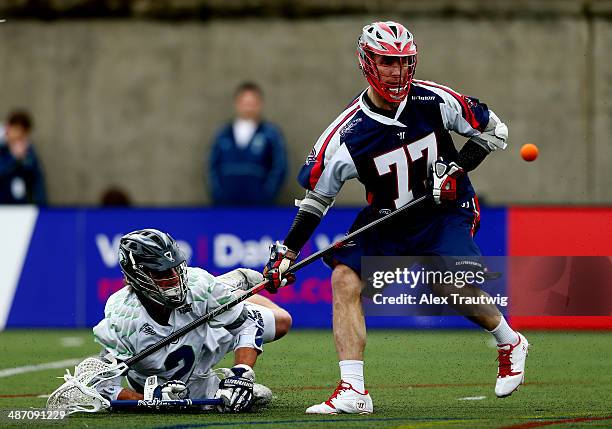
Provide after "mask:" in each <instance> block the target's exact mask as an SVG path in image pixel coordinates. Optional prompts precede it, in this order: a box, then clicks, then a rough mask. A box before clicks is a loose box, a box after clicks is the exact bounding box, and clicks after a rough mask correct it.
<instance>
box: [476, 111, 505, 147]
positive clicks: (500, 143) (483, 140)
mask: <svg viewBox="0 0 612 429" xmlns="http://www.w3.org/2000/svg"><path fill="white" fill-rule="evenodd" d="M470 140H471V141H473V142H474V143H476V144H478V145H479V146H481V147H483V148H484V149H486V150H487V151H488V152H493V151H494V150H497V149H506V147H507V146H508V145H507V144H506V140H508V127H507V126H506V124H504V123H503V122H502V121H501V120H500V119H499V118H498V117H497V115H496V114H495V113H494V112H493V111H492V110H489V122H488V123H487V126H486V128H485V130H484V131H483V132H481V133H480V134H479V135H477V136H473V137H471V138H470Z"/></svg>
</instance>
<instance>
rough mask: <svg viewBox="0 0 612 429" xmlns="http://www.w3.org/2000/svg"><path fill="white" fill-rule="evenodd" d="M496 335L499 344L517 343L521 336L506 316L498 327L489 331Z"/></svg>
mask: <svg viewBox="0 0 612 429" xmlns="http://www.w3.org/2000/svg"><path fill="white" fill-rule="evenodd" d="M489 332H490V333H491V334H493V336H494V337H495V340H496V341H497V344H498V345H499V344H512V345H514V344H516V343H518V340H519V336H518V334H517V333H516V332H514V330H513V329H512V328H511V327H510V325H508V322H506V319H504V316H502V317H501V321H500V322H499V325H497V328H495V329H493V330H492V331H489Z"/></svg>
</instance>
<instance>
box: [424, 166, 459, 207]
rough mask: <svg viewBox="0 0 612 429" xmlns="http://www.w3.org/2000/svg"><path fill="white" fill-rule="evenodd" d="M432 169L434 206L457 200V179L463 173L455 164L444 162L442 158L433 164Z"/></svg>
mask: <svg viewBox="0 0 612 429" xmlns="http://www.w3.org/2000/svg"><path fill="white" fill-rule="evenodd" d="M431 167H432V173H433V174H432V176H433V184H432V188H433V189H432V192H433V198H434V201H435V203H436V204H441V203H442V201H454V200H456V199H457V178H458V177H459V176H461V175H462V174H463V173H464V171H463V168H461V167H460V166H459V165H458V164H457V163H456V162H450V163H449V162H445V161H444V160H443V159H442V158H440V159H438V160H437V161H435V162H434V163H433V165H432V166H431Z"/></svg>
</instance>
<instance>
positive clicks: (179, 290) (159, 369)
mask: <svg viewBox="0 0 612 429" xmlns="http://www.w3.org/2000/svg"><path fill="white" fill-rule="evenodd" d="M119 263H120V266H121V270H122V272H123V275H124V277H125V282H126V286H125V287H124V288H123V289H121V290H119V291H117V292H116V293H114V294H113V295H112V296H111V297H110V298H109V299H108V301H107V303H106V307H105V310H104V319H103V320H102V321H101V322H100V323H98V325H97V326H96V327H94V329H93V331H94V335H95V340H96V342H98V343H99V344H100V345H102V347H103V350H102V352H101V354H102V355H103V356H106V355H108V354H110V355H112V357H113V358H115V359H117V360H119V361H123V360H126V359H128V358H130V357H132V356H134V355H136V354H137V353H139V352H141V351H143V350H144V349H146V348H147V347H148V346H150V345H152V344H154V343H156V342H158V341H159V340H161V339H162V338H165V337H167V336H168V335H170V334H171V333H173V332H174V331H175V330H177V329H180V328H181V327H183V326H185V325H187V324H188V323H190V322H192V321H194V320H196V319H197V318H199V317H200V316H202V315H204V314H206V313H208V312H210V311H212V310H214V309H215V308H216V307H218V306H220V305H223V304H224V303H226V302H227V301H229V300H230V299H231V298H232V297H233V292H234V291H236V290H238V289H243V290H245V289H250V288H251V287H253V286H254V285H256V284H258V283H260V282H261V281H263V276H262V275H261V274H259V273H257V272H256V271H253V270H248V269H243V268H239V269H237V270H234V271H231V272H229V273H227V274H224V275H222V276H219V277H214V276H212V275H211V274H209V273H208V272H206V271H204V270H202V269H200V268H192V267H188V266H187V263H186V259H185V256H184V254H183V252H182V251H181V249H180V248H179V246H178V245H177V243H176V242H175V241H174V240H173V239H172V237H170V235H168V234H166V233H164V232H161V231H158V230H155V229H143V230H139V231H134V232H131V233H129V234H127V235H125V236H123V237H122V238H121V241H120V246H119ZM290 326H291V316H290V315H289V313H287V312H286V311H285V310H283V309H282V308H280V307H278V306H277V305H275V304H274V303H273V302H272V301H270V300H268V299H266V298H264V297H261V296H253V297H251V298H249V300H247V301H246V302H244V303H240V304H238V305H236V306H234V307H232V308H231V309H229V310H228V311H226V312H224V313H222V314H220V315H218V316H217V317H215V318H213V319H212V320H211V321H210V322H208V323H206V324H204V325H202V326H200V327H198V328H197V329H194V330H192V331H191V332H189V333H187V334H185V335H184V336H182V337H180V338H179V339H178V340H177V341H175V342H174V343H172V344H170V345H168V346H166V347H164V348H163V349H161V350H159V351H157V352H155V353H153V354H151V355H150V356H149V357H147V358H145V359H143V360H141V361H139V362H138V363H136V364H134V366H133V367H131V368H130V370H129V371H128V373H127V375H126V379H127V384H128V386H129V387H122V377H116V378H114V379H111V380H108V381H106V382H103V383H100V384H99V385H98V386H97V387H96V390H97V391H98V393H100V394H101V395H102V396H103V397H105V398H106V399H108V400H130V399H131V400H134V399H136V400H138V399H153V398H158V399H170V400H172V399H187V398H189V397H191V398H197V399H202V398H212V397H215V398H221V399H222V400H223V403H224V406H223V407H221V411H233V412H239V411H246V410H248V409H250V408H251V407H252V406H253V405H254V404H255V405H258V406H260V405H263V404H265V403H267V402H268V401H269V400H270V398H271V392H270V390H269V389H268V388H266V387H265V386H262V385H258V384H255V383H254V381H255V373H254V371H253V366H254V365H255V361H256V360H257V356H258V355H259V354H260V353H261V352H262V346H263V343H265V342H270V341H274V340H276V339H278V338H280V337H282V336H284V335H285V334H286V333H287V331H288V330H289V328H290ZM232 351H233V352H234V367H232V368H230V369H225V370H222V371H221V372H222V373H223V374H222V375H223V376H224V377H223V378H220V377H219V375H220V374H218V373H219V371H216V372H214V371H212V368H213V366H215V365H216V364H217V363H218V362H219V361H220V360H221V359H222V358H223V357H224V356H225V355H226V354H227V353H229V352H232ZM150 376H157V380H156V381H155V384H154V385H151V384H152V382H153V380H152V379H150V380H149V382H148V383H147V378H148V377H150Z"/></svg>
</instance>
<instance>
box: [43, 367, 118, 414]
mask: <svg viewBox="0 0 612 429" xmlns="http://www.w3.org/2000/svg"><path fill="white" fill-rule="evenodd" d="M105 359H106V360H108V361H107V362H105V361H103V360H100V359H97V358H94V357H90V358H87V359H85V360H84V361H83V362H81V363H79V364H78V365H77V366H76V367H75V368H74V375H71V374H70V371H69V370H66V374H65V375H64V377H63V378H64V384H62V385H61V386H60V387H58V388H57V389H56V390H55V391H54V392H53V393H52V394H51V395H50V396H49V399H48V400H47V409H49V410H64V411H66V413H68V414H72V413H76V412H86V413H95V412H97V411H100V410H101V409H106V408H109V407H110V402H109V401H108V400H107V399H105V398H103V397H102V396H101V395H100V394H99V393H98V391H97V390H96V389H95V387H96V385H98V384H99V383H100V382H102V381H104V380H109V379H111V378H114V377H117V376H119V375H121V374H123V373H124V371H125V370H126V369H127V366H126V365H125V364H124V363H121V364H119V365H118V364H117V360H116V359H114V358H113V357H109V356H106V357H105Z"/></svg>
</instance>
